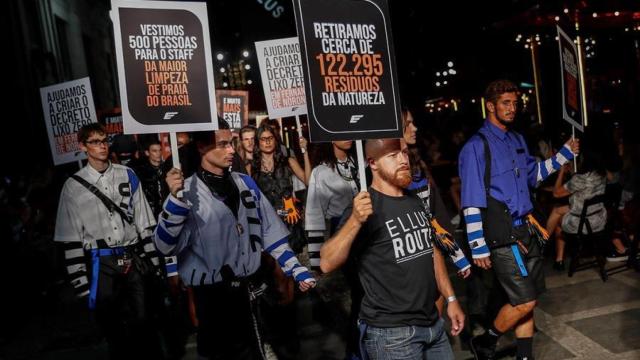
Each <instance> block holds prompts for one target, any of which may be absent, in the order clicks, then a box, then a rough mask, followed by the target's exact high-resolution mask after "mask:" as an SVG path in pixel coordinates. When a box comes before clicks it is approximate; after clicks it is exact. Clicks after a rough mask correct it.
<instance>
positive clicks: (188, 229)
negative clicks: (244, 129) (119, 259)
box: [154, 122, 315, 359]
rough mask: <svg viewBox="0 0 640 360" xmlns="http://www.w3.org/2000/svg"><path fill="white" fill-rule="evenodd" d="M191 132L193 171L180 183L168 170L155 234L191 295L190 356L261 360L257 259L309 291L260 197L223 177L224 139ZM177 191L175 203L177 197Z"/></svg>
mask: <svg viewBox="0 0 640 360" xmlns="http://www.w3.org/2000/svg"><path fill="white" fill-rule="evenodd" d="M225 124H226V123H224V122H220V130H217V131H215V132H208V131H203V132H197V133H195V134H194V137H195V140H194V142H195V144H196V146H197V148H198V150H199V152H200V154H201V155H202V158H201V162H200V168H199V169H198V170H197V171H196V173H195V174H194V175H193V176H191V177H189V178H187V179H186V180H185V179H184V177H183V176H182V174H181V172H180V170H178V169H172V170H171V171H170V172H169V174H168V176H167V184H168V186H169V189H170V191H171V195H170V196H169V197H168V198H167V200H166V201H165V204H164V211H163V215H162V216H161V217H160V220H159V225H158V227H157V228H156V231H155V237H154V240H155V243H156V246H157V247H158V249H159V250H160V251H161V252H162V253H164V254H166V255H174V254H175V255H178V268H179V273H180V276H181V278H182V280H183V282H184V283H185V284H187V285H189V286H192V287H193V293H194V301H195V307H196V314H197V317H198V340H197V341H198V354H199V355H200V356H202V357H205V358H208V359H263V358H264V348H263V344H262V335H263V334H262V331H261V324H260V322H259V318H258V316H257V314H256V309H257V306H258V301H259V300H258V299H259V297H260V295H261V294H262V293H263V292H264V291H265V285H264V282H263V280H264V279H263V275H264V274H261V273H260V272H259V271H258V270H259V267H260V259H261V253H262V251H263V250H264V251H266V252H267V253H269V254H270V255H271V256H272V257H273V258H275V259H276V260H277V262H278V263H279V265H280V267H282V269H283V270H284V272H285V273H286V274H287V275H290V276H293V277H294V279H295V281H296V282H297V283H298V286H299V288H300V290H301V291H307V290H309V289H310V288H311V287H313V286H314V285H315V280H314V279H313V277H312V276H311V275H310V274H309V272H308V270H307V269H306V268H305V267H303V266H301V265H300V263H299V262H298V260H297V258H296V257H295V255H294V254H293V252H292V251H291V248H290V247H289V245H288V242H287V239H288V235H289V232H288V231H287V228H286V226H285V225H284V224H283V223H282V221H281V220H280V219H279V218H278V215H277V214H276V212H275V211H274V209H273V207H272V206H271V204H270V203H269V201H268V199H267V198H266V196H265V195H264V194H263V193H262V192H261V191H260V189H259V188H258V187H257V185H256V183H255V182H254V181H253V180H252V179H251V178H250V177H248V176H246V175H243V174H238V173H235V172H230V171H229V166H230V165H231V162H232V160H233V154H234V152H235V151H234V149H233V147H232V146H231V138H232V135H231V131H229V130H228V129H225V126H224V125H225ZM181 190H182V191H183V195H182V198H178V192H179V191H181Z"/></svg>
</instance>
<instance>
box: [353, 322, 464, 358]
mask: <svg viewBox="0 0 640 360" xmlns="http://www.w3.org/2000/svg"><path fill="white" fill-rule="evenodd" d="M364 349H365V350H366V352H367V355H368V358H369V359H371V360H378V359H380V360H392V359H416V360H417V359H420V360H424V359H427V360H453V359H454V358H453V351H452V350H451V345H450V344H449V339H448V338H447V334H446V332H445V330H444V320H442V318H439V319H438V321H436V323H435V324H433V325H432V326H430V327H425V326H402V327H395V328H378V327H373V326H367V327H366V333H365V334H364Z"/></svg>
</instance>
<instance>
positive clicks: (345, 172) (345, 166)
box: [336, 158, 355, 181]
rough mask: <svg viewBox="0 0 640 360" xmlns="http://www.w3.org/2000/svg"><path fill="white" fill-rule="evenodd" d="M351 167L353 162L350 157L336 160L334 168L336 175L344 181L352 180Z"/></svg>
mask: <svg viewBox="0 0 640 360" xmlns="http://www.w3.org/2000/svg"><path fill="white" fill-rule="evenodd" d="M352 165H353V166H352ZM353 167H355V164H353V161H352V160H351V158H347V160H345V161H340V160H338V161H337V162H336V170H337V171H338V175H340V177H341V178H343V179H344V180H345V181H353V172H352V171H351V169H352V168H353Z"/></svg>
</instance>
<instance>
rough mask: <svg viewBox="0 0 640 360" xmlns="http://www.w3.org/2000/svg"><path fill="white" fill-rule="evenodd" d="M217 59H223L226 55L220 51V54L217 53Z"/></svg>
mask: <svg viewBox="0 0 640 360" xmlns="http://www.w3.org/2000/svg"><path fill="white" fill-rule="evenodd" d="M216 59H218V60H222V59H224V55H222V53H218V55H216Z"/></svg>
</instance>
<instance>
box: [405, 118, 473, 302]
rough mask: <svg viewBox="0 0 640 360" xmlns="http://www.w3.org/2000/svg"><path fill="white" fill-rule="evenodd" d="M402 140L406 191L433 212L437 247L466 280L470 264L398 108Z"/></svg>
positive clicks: (413, 128) (414, 129)
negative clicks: (406, 156)
mask: <svg viewBox="0 0 640 360" xmlns="http://www.w3.org/2000/svg"><path fill="white" fill-rule="evenodd" d="M402 121H403V127H404V132H403V140H404V142H405V144H406V145H407V146H408V150H409V165H410V166H411V176H412V178H411V184H409V187H407V189H408V190H410V191H411V192H413V193H415V194H416V195H417V196H418V197H419V198H420V199H421V200H422V203H423V205H424V206H425V208H426V209H427V210H428V212H429V213H430V214H431V215H433V219H432V223H433V224H434V229H435V230H436V232H437V234H438V236H437V238H438V239H439V240H441V241H438V242H436V244H437V245H439V246H440V250H441V251H442V252H443V253H444V254H445V255H448V256H449V258H450V259H451V261H452V262H453V264H454V265H455V266H456V268H458V275H460V277H462V278H464V279H466V278H467V277H468V276H469V274H471V264H469V261H468V260H467V258H466V257H465V256H464V252H463V251H462V249H460V247H459V246H458V244H457V243H456V242H455V240H454V239H453V237H452V236H451V233H452V230H453V229H452V225H451V218H450V217H449V214H448V213H447V209H446V207H445V206H444V201H442V196H440V190H439V189H438V187H437V186H436V184H435V182H434V181H433V180H432V179H431V177H430V176H429V171H428V169H427V164H426V163H425V162H424V161H423V160H422V158H421V157H420V151H419V149H418V146H417V145H416V133H417V131H418V127H417V126H416V125H415V123H414V121H413V115H412V114H411V112H410V111H409V110H408V109H403V110H402ZM437 305H438V309H440V311H442V306H443V305H444V299H443V298H441V299H439V300H438V303H437Z"/></svg>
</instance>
